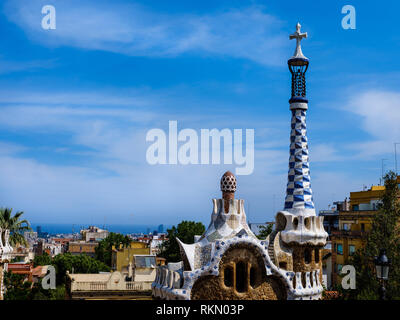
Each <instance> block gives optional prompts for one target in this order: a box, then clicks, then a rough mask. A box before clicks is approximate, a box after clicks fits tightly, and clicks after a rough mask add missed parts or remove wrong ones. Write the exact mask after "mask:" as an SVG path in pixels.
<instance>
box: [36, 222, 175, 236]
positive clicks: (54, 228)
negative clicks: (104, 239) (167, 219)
mask: <svg viewBox="0 0 400 320" xmlns="http://www.w3.org/2000/svg"><path fill="white" fill-rule="evenodd" d="M91 225H94V226H96V227H98V228H101V229H106V230H108V231H110V232H115V233H121V234H132V233H144V234H146V233H148V232H153V231H158V226H159V225H150V224H149V225H144V224H136V225H135V224H131V225H129V224H76V223H31V228H32V231H36V230H37V227H38V226H40V227H41V231H42V232H48V233H49V234H70V233H79V231H80V230H81V229H83V228H85V229H86V228H88V227H89V226H91ZM163 226H164V228H163V232H166V231H167V229H169V228H171V226H170V225H163Z"/></svg>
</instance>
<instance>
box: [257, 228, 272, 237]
mask: <svg viewBox="0 0 400 320" xmlns="http://www.w3.org/2000/svg"><path fill="white" fill-rule="evenodd" d="M259 230H260V232H259V233H258V236H257V238H258V239H260V240H264V239H266V238H267V237H268V236H269V234H270V233H271V232H272V224H269V225H268V226H260V228H259Z"/></svg>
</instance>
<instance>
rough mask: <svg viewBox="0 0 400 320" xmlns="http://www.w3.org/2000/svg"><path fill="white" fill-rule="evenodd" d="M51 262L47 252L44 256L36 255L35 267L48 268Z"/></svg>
mask: <svg viewBox="0 0 400 320" xmlns="http://www.w3.org/2000/svg"><path fill="white" fill-rule="evenodd" d="M51 262H52V259H51V257H50V256H49V255H48V254H47V252H44V253H43V254H42V255H35V258H34V259H33V267H37V266H47V265H49V264H51Z"/></svg>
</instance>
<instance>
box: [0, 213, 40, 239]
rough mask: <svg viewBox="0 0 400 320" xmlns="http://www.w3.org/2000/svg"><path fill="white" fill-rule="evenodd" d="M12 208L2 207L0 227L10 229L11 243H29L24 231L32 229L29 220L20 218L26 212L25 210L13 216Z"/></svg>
mask: <svg viewBox="0 0 400 320" xmlns="http://www.w3.org/2000/svg"><path fill="white" fill-rule="evenodd" d="M11 211H12V209H9V208H0V227H1V228H2V229H8V230H10V240H9V241H10V245H11V246H15V245H16V244H18V243H19V244H23V245H27V241H26V240H25V238H24V234H23V232H24V231H30V230H32V229H31V227H30V224H29V222H28V220H25V219H24V220H20V217H21V216H22V215H23V214H24V212H23V211H19V212H17V213H16V214H15V215H14V216H11Z"/></svg>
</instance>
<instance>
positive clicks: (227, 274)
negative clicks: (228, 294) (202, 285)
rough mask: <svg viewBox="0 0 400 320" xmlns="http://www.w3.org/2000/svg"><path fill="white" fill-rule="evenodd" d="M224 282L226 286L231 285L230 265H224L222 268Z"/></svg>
mask: <svg viewBox="0 0 400 320" xmlns="http://www.w3.org/2000/svg"><path fill="white" fill-rule="evenodd" d="M224 284H225V286H226V287H232V286H233V269H232V267H226V268H225V269H224Z"/></svg>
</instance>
